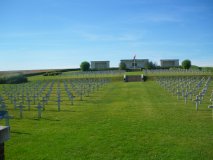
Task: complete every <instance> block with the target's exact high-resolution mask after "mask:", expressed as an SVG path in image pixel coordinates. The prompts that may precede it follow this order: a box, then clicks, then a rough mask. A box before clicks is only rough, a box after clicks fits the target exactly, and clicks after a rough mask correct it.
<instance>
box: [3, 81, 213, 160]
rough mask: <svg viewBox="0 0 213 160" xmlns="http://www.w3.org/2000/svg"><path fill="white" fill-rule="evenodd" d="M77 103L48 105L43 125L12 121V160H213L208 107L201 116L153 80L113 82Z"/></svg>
mask: <svg viewBox="0 0 213 160" xmlns="http://www.w3.org/2000/svg"><path fill="white" fill-rule="evenodd" d="M90 98H91V99H90ZM75 104H76V105H75V106H74V107H71V108H70V106H68V105H67V106H62V111H61V112H57V109H56V108H57V107H56V106H48V107H49V108H47V110H46V111H45V112H44V113H43V115H42V116H43V118H42V119H41V120H36V118H35V117H36V114H37V112H36V111H30V112H27V111H26V112H25V113H24V116H25V118H24V119H23V120H19V119H13V120H11V121H10V122H11V127H12V128H11V139H10V140H9V141H8V142H7V143H6V158H7V159H11V160H13V159H15V160H19V159H20V160H31V159H38V160H39V159H45V160H54V159H67V160H70V159H133V160H135V159H181V160H182V159H186V160H189V159H213V137H212V131H213V125H212V122H213V121H212V119H211V111H210V110H208V109H207V104H202V106H201V109H200V111H198V112H196V111H195V106H194V105H192V104H191V103H190V104H187V105H184V103H183V101H179V102H178V101H177V100H176V98H175V97H172V96H170V95H169V94H168V93H167V92H166V91H164V90H163V89H161V88H160V86H158V85H157V84H156V83H155V82H153V81H149V82H146V83H123V82H113V83H111V84H109V85H108V86H106V87H105V88H104V89H102V90H100V91H98V92H96V93H95V94H93V95H92V96H91V97H87V98H86V99H85V100H84V101H83V102H76V103H75ZM11 112H12V113H13V115H16V114H17V113H15V112H13V111H11Z"/></svg>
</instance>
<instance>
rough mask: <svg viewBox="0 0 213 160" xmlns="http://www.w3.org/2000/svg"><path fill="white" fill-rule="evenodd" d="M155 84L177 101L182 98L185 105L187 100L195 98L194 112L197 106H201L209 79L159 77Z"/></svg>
mask: <svg viewBox="0 0 213 160" xmlns="http://www.w3.org/2000/svg"><path fill="white" fill-rule="evenodd" d="M157 82H158V83H159V84H160V85H161V86H162V87H163V88H165V89H167V90H168V91H169V92H171V93H172V94H173V95H176V96H177V99H178V100H180V98H181V96H182V97H183V98H184V102H185V104H186V103H187V100H188V99H190V100H193V97H194V96H195V97H196V98H195V99H194V102H195V104H196V110H198V106H199V104H201V102H202V100H203V97H204V96H205V94H206V92H207V90H208V87H209V84H210V82H211V77H208V78H206V77H199V76H197V77H196V76H192V77H160V78H158V79H157ZM211 101H212V99H211Z"/></svg>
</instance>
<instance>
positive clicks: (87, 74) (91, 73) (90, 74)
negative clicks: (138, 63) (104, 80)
mask: <svg viewBox="0 0 213 160" xmlns="http://www.w3.org/2000/svg"><path fill="white" fill-rule="evenodd" d="M124 73H125V71H123V70H115V71H113V70H109V71H85V72H81V71H79V72H71V73H66V72H65V73H63V76H75V77H104V76H109V75H110V76H116V75H123V74H124Z"/></svg>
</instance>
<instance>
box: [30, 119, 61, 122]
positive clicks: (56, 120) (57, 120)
mask: <svg viewBox="0 0 213 160" xmlns="http://www.w3.org/2000/svg"><path fill="white" fill-rule="evenodd" d="M33 120H36V121H40V120H46V121H55V122H59V121H61V120H59V119H50V118H40V119H39V118H34V119H33Z"/></svg>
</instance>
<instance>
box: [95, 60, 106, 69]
mask: <svg viewBox="0 0 213 160" xmlns="http://www.w3.org/2000/svg"><path fill="white" fill-rule="evenodd" d="M109 67H110V66H109V61H91V69H109Z"/></svg>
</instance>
